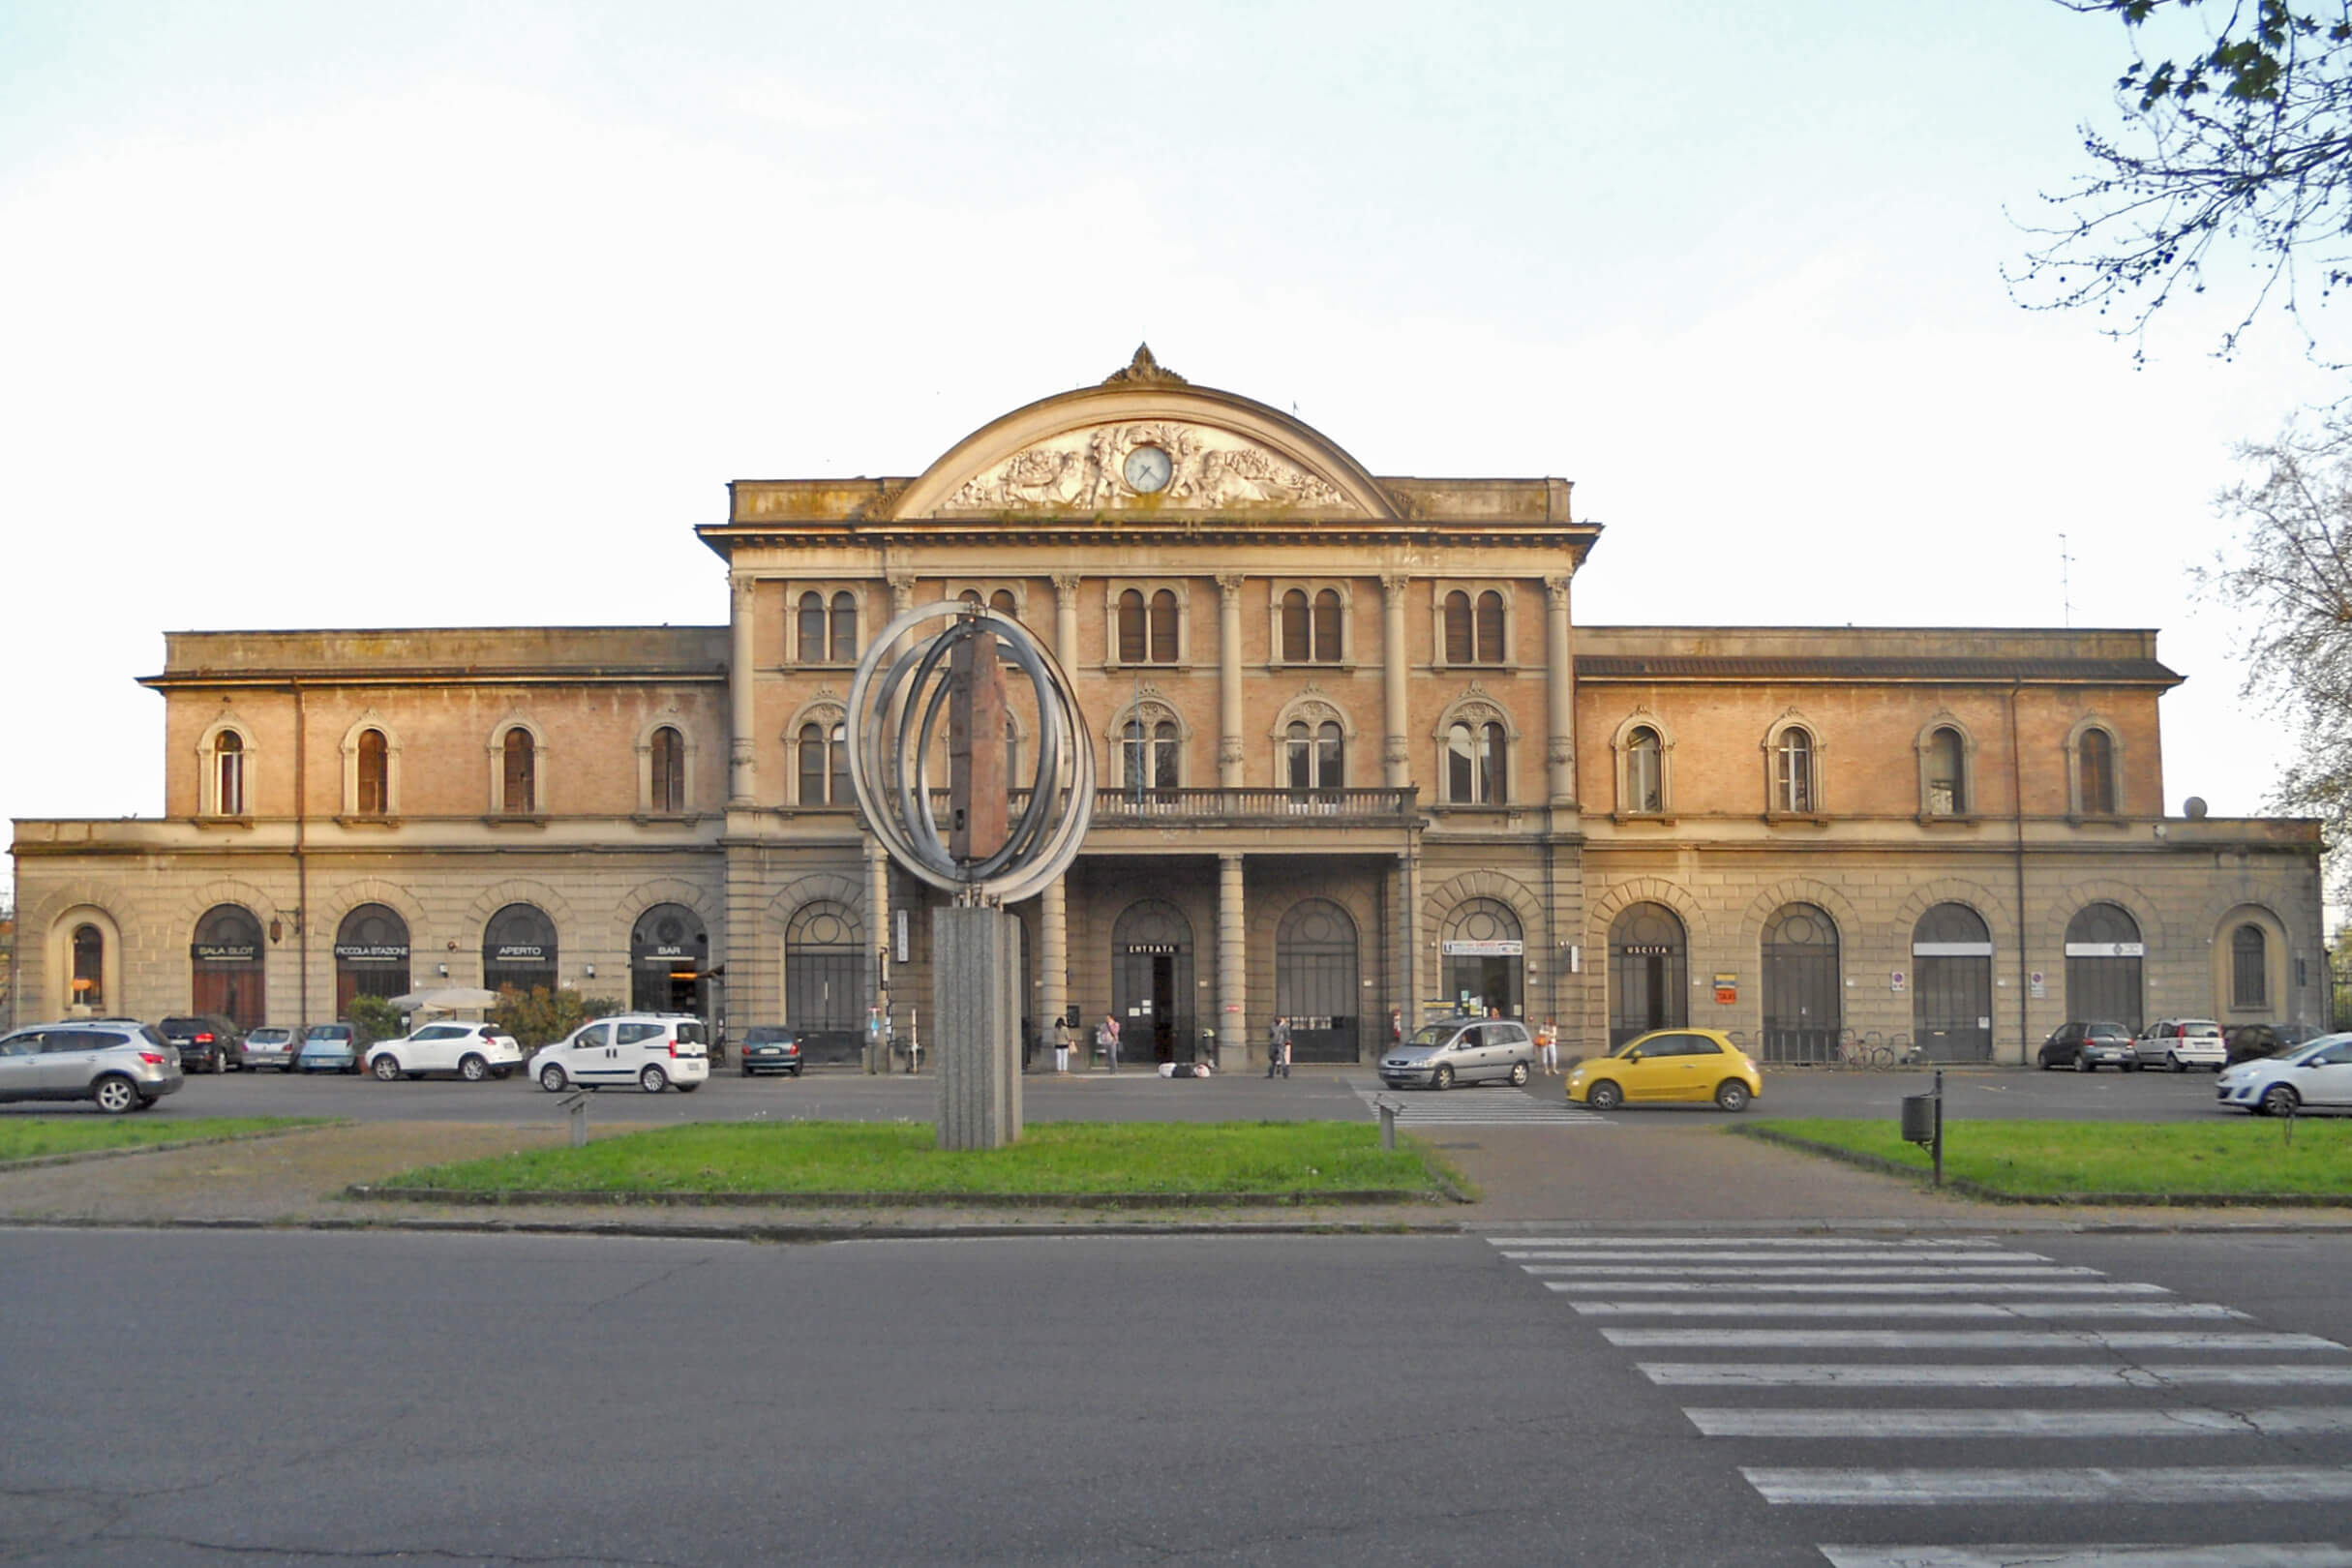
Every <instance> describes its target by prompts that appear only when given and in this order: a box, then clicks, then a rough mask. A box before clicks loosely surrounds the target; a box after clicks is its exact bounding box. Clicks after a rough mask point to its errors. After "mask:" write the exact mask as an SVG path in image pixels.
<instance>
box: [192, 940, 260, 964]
mask: <svg viewBox="0 0 2352 1568" xmlns="http://www.w3.org/2000/svg"><path fill="white" fill-rule="evenodd" d="M188 956H189V957H191V958H194V959H195V960H196V962H197V963H199V964H250V963H252V962H253V961H254V960H255V959H256V958H258V957H260V956H261V950H260V949H259V948H257V947H256V946H255V945H254V944H253V943H251V942H191V943H190V944H188Z"/></svg>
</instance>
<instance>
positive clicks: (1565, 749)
mask: <svg viewBox="0 0 2352 1568" xmlns="http://www.w3.org/2000/svg"><path fill="white" fill-rule="evenodd" d="M1550 755H1551V760H1552V766H1553V767H1554V768H1565V767H1567V766H1568V765H1569V764H1570V763H1572V762H1575V761H1576V742H1575V741H1574V740H1573V739H1570V738H1569V737H1567V736H1564V735H1555V736H1553V738H1552V749H1551V754H1550Z"/></svg>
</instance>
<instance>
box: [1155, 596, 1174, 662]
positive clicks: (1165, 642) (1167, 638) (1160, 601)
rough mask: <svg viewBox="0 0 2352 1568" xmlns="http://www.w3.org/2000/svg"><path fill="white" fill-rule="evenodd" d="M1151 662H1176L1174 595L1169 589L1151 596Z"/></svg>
mask: <svg viewBox="0 0 2352 1568" xmlns="http://www.w3.org/2000/svg"><path fill="white" fill-rule="evenodd" d="M1152 662H1153V663H1154V664H1174V663H1175V662H1176V594H1175V592H1174V590H1172V589H1169V588H1161V590H1160V591H1159V592H1157V593H1155V594H1153V595H1152Z"/></svg>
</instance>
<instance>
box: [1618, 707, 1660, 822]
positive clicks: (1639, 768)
mask: <svg viewBox="0 0 2352 1568" xmlns="http://www.w3.org/2000/svg"><path fill="white" fill-rule="evenodd" d="M1665 763H1666V750H1665V747H1664V746H1663V745H1662V744H1660V742H1659V740H1658V732H1657V731H1655V730H1653V729H1651V728H1650V727H1649V726H1648V725H1646V724H1645V725H1643V726H1642V728H1640V729H1638V730H1636V731H1634V732H1633V734H1631V735H1629V736H1627V737H1626V738H1625V809H1626V810H1627V811H1629V812H1636V813H1643V814H1650V815H1655V814H1657V813H1659V812H1663V811H1664V810H1665V809H1666V768H1665Z"/></svg>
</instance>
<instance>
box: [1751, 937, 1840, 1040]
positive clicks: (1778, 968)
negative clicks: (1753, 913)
mask: <svg viewBox="0 0 2352 1568" xmlns="http://www.w3.org/2000/svg"><path fill="white" fill-rule="evenodd" d="M1845 1001H1846V999H1845V990H1844V986H1843V985H1842V984H1841V982H1840V980H1839V976H1838V945H1837V925H1836V923H1835V922H1834V921H1832V920H1830V919H1829V917H1828V915H1827V913H1826V912H1824V911H1823V910H1820V909H1816V908H1815V907H1814V906H1813V905H1811V904H1789V905H1785V906H1783V907H1782V908H1781V909H1780V911H1779V912H1778V913H1776V914H1775V915H1773V917H1772V920H1771V923H1769V924H1768V925H1766V926H1765V927H1764V1060H1765V1061H1767V1062H1830V1061H1835V1060H1836V1059H1837V1037H1838V1029H1839V1026H1840V1025H1841V1023H1842V1022H1843V1021H1844V1018H1845Z"/></svg>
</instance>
